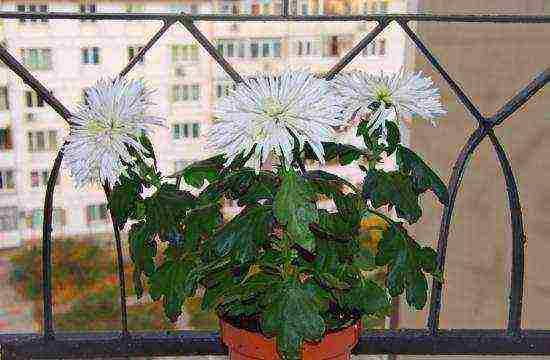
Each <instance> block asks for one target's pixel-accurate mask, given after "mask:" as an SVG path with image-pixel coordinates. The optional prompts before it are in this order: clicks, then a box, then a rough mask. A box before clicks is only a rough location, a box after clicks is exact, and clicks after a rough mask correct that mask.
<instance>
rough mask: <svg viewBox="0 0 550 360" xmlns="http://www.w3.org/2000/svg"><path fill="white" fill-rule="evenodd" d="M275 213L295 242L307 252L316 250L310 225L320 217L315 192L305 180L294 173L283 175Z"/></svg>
mask: <svg viewBox="0 0 550 360" xmlns="http://www.w3.org/2000/svg"><path fill="white" fill-rule="evenodd" d="M273 213H274V214H275V217H276V218H277V220H278V221H279V222H280V223H281V224H283V225H284V226H285V227H286V231H287V234H288V235H289V236H290V237H291V239H292V240H293V241H294V242H296V243H298V244H299V245H300V246H302V247H303V248H304V249H306V250H309V251H313V250H314V248H315V238H314V236H313V234H312V233H311V231H310V230H309V224H310V223H312V222H316V221H318V219H319V217H318V214H317V208H316V205H315V192H314V191H313V189H312V187H311V185H309V184H308V183H307V182H306V181H305V179H304V178H302V177H299V176H297V175H296V173H295V172H293V171H291V172H287V173H285V174H284V175H283V182H282V184H281V187H280V189H279V191H278V192H277V195H275V200H274V202H273Z"/></svg>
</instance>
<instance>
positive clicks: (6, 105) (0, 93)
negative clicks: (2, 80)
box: [0, 86, 10, 111]
mask: <svg viewBox="0 0 550 360" xmlns="http://www.w3.org/2000/svg"><path fill="white" fill-rule="evenodd" d="M9 109H10V102H9V98H8V87H7V86H0V111H3V110H9Z"/></svg>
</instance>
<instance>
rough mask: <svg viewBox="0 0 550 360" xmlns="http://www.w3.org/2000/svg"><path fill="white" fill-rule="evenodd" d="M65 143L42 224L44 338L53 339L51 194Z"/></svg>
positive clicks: (48, 187) (50, 180)
mask: <svg viewBox="0 0 550 360" xmlns="http://www.w3.org/2000/svg"><path fill="white" fill-rule="evenodd" d="M65 145H67V143H66V142H65V143H64V144H63V145H62V146H61V149H60V150H59V152H58V153H57V156H56V158H55V161H54V163H53V167H52V171H51V172H50V176H49V177H48V184H47V185H46V196H45V198H44V219H43V224H42V297H43V300H44V304H43V305H44V321H43V326H44V337H45V338H46V339H53V338H54V336H55V334H54V329H53V296H52V230H53V229H52V223H53V194H54V190H55V185H56V183H57V178H58V176H59V170H60V168H61V161H62V160H63V149H64V147H65Z"/></svg>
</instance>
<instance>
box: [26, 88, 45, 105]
mask: <svg viewBox="0 0 550 360" xmlns="http://www.w3.org/2000/svg"><path fill="white" fill-rule="evenodd" d="M25 104H26V105H27V107H28V108H36V107H44V100H43V99H42V97H41V96H39V95H38V94H37V93H36V92H34V91H32V90H31V91H25Z"/></svg>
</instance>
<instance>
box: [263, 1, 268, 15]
mask: <svg viewBox="0 0 550 360" xmlns="http://www.w3.org/2000/svg"><path fill="white" fill-rule="evenodd" d="M262 15H269V3H266V4H263V5H262Z"/></svg>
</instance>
